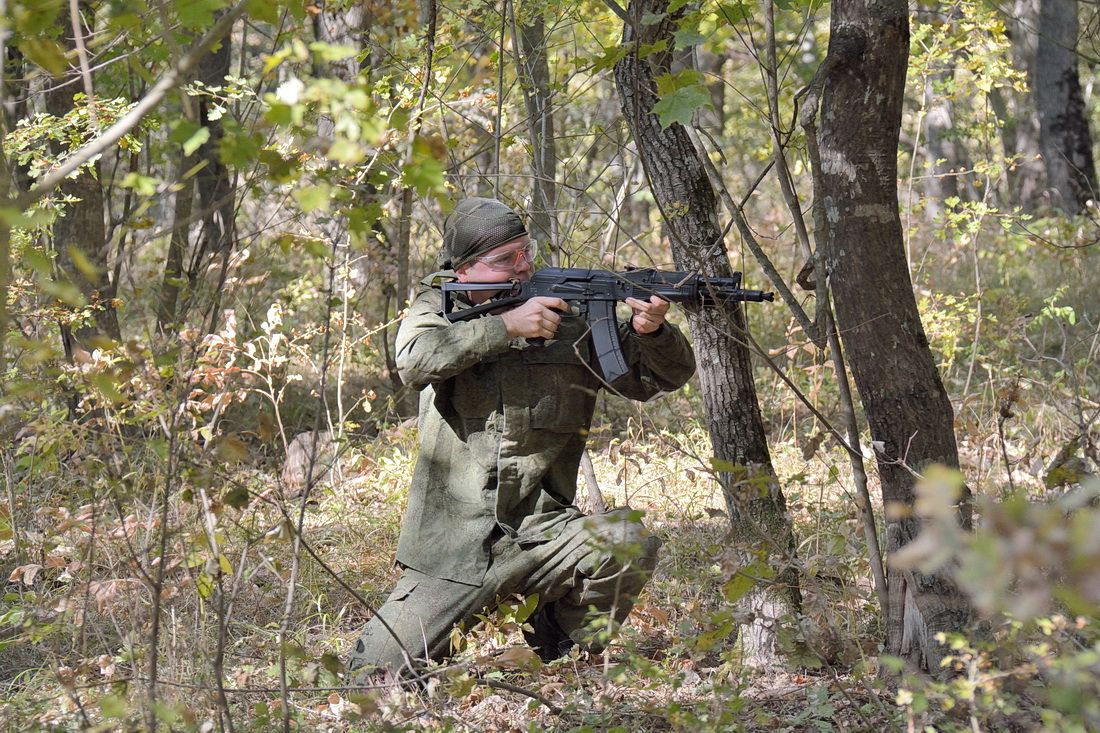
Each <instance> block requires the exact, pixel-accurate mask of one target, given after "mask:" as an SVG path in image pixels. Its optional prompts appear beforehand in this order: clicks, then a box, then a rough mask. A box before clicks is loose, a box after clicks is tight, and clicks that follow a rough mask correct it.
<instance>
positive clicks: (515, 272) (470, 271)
mask: <svg viewBox="0 0 1100 733" xmlns="http://www.w3.org/2000/svg"><path fill="white" fill-rule="evenodd" d="M534 259H535V245H534V244H533V243H532V242H531V240H530V239H528V238H527V237H526V236H523V237H517V238H516V239H513V240H512V241H511V242H505V243H504V244H502V245H500V246H499V247H496V248H494V249H491V250H489V251H488V252H486V253H485V254H483V255H479V256H478V257H475V258H474V259H472V260H470V261H469V262H464V263H463V264H461V265H459V267H458V269H456V270H455V274H456V275H458V281H459V282H464V283H504V282H508V281H510V280H519V281H520V282H527V281H528V280H530V279H531V275H532V273H534V271H535V266H534ZM494 295H496V293H495V292H493V291H486V290H481V291H477V290H474V291H471V292H470V293H469V297H470V301H471V302H472V303H474V304H475V305H476V304H479V303H484V302H485V301H486V300H488V299H489V298H491V297H492V296H494Z"/></svg>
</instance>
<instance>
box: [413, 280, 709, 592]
mask: <svg viewBox="0 0 1100 733" xmlns="http://www.w3.org/2000/svg"><path fill="white" fill-rule="evenodd" d="M425 282H428V280H425ZM620 337H621V340H622V345H623V352H624V354H625V356H626V360H627V363H628V364H629V365H630V366H631V371H630V373H629V374H627V375H625V376H623V377H621V378H620V379H618V380H616V381H615V382H614V383H613V384H612V385H611V387H612V388H613V389H614V391H615V392H617V393H619V394H621V395H623V396H625V397H630V398H632V399H636V400H648V399H650V398H651V397H654V396H655V395H657V394H659V393H661V392H663V391H670V390H674V389H678V388H679V387H681V386H683V384H684V383H685V382H687V380H688V379H689V378H690V377H691V375H692V374H693V373H694V371H695V359H694V356H693V354H692V351H691V347H690V346H689V344H688V343H687V340H686V339H685V338H684V336H683V335H682V334H681V333H680V332H679V331H678V330H677V329H676V327H675V326H673V325H672V324H670V323H665V324H664V325H663V326H662V327H661V328H660V329H659V330H658V331H657V332H656V333H654V334H648V335H640V334H636V333H634V331H633V330H632V329H631V327H630V325H629V324H621V325H620ZM397 367H398V369H399V371H400V374H401V378H402V379H403V380H404V381H405V384H407V385H409V386H411V387H413V388H415V389H418V390H421V395H420V421H419V428H420V454H419V457H418V459H417V462H416V468H415V470H414V473H413V480H412V486H411V487H410V489H409V503H408V508H407V510H406V513H405V519H404V523H403V524H402V527H401V539H400V541H399V543H398V548H397V561H398V562H399V563H400V564H401V565H403V566H406V567H411V568H414V569H416V570H419V571H420V572H423V573H426V574H428V575H431V576H433V577H438V578H446V579H449V580H454V581H457V582H460V583H466V584H470V585H480V584H481V583H482V581H483V579H484V577H485V572H486V569H487V568H488V566H489V560H490V557H489V556H490V552H489V548H490V545H491V543H492V540H493V538H494V537H495V535H494V532H504V533H508V534H510V535H512V536H513V537H515V538H516V539H517V540H518V541H519V542H520V544H521V546H522V545H524V544H528V543H530V544H538V543H540V542H543V541H546V540H548V539H552V538H554V537H556V536H557V535H558V533H559V532H560V531H561V529H562V527H563V526H564V524H565V522H566V521H568V520H569V519H571V518H573V517H575V516H577V515H578V514H579V510H577V509H576V508H575V507H572V504H573V499H574V496H575V495H576V488H577V468H578V466H579V464H580V459H581V454H582V452H583V450H584V445H585V439H586V436H587V433H588V428H589V426H590V424H591V422H592V412H593V409H594V408H595V404H596V393H597V391H598V390H599V389H600V388H601V386H604V385H603V383H602V380H601V379H600V378H599V377H598V374H599V367H598V364H597V362H596V360H595V356H594V354H593V350H592V346H591V339H590V337H589V336H588V326H587V324H586V323H585V321H584V319H583V318H581V317H579V316H576V315H566V316H564V317H563V318H562V322H561V325H560V327H559V329H558V332H557V336H556V338H555V339H553V340H550V341H547V342H546V343H545V344H544V345H535V344H527V342H526V340H525V339H522V338H517V339H512V338H509V337H508V334H507V331H506V330H505V326H504V320H503V319H502V318H501V317H500V316H492V315H490V316H484V317H481V318H475V319H472V320H470V321H466V322H461V323H455V324H451V323H449V322H448V321H447V320H446V319H445V318H444V317H443V315H442V312H441V304H440V295H439V291H438V290H435V289H432V288H428V287H425V288H423V289H422V290H421V291H420V292H419V293H418V295H417V297H416V298H415V300H414V301H413V302H412V304H411V305H410V307H409V312H408V315H407V316H406V317H405V319H404V321H403V322H402V324H401V327H400V329H399V331H398V334H397Z"/></svg>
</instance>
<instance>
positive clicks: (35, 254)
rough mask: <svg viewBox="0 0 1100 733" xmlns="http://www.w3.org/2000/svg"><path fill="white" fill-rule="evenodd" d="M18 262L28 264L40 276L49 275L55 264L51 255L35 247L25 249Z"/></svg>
mask: <svg viewBox="0 0 1100 733" xmlns="http://www.w3.org/2000/svg"><path fill="white" fill-rule="evenodd" d="M18 261H19V262H23V263H26V264H27V265H29V266H30V268H31V269H32V270H34V271H35V272H37V273H38V274H39V275H49V274H50V272H51V271H52V270H53V263H52V261H51V260H50V257H49V255H47V254H46V253H44V252H40V251H39V250H37V249H35V248H34V247H24V248H23V250H22V252H21V253H20V258H19V260H18Z"/></svg>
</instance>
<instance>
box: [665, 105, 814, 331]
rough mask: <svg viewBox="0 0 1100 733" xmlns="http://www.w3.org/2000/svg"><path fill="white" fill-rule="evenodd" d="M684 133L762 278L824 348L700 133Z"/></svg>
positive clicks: (688, 127)
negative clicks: (761, 244) (730, 190)
mask: <svg viewBox="0 0 1100 733" xmlns="http://www.w3.org/2000/svg"><path fill="white" fill-rule="evenodd" d="M684 130H685V131H686V132H687V134H688V137H689V138H690V139H691V142H692V144H693V145H694V146H695V148H696V150H698V152H699V160H700V161H702V163H703V167H704V168H706V170H707V176H708V177H709V178H710V179H711V185H712V186H714V188H715V190H716V191H717V192H718V194H719V196H721V198H722V203H724V204H725V205H726V210H727V211H728V212H729V214H730V216H731V217H732V218H733V220H734V223H736V224H737V231H738V232H740V234H741V237H742V238H743V239H744V240H745V244H747V245H748V247H749V250H750V251H751V252H752V254H753V256H754V257H755V258H756V261H757V263H759V265H760V269H762V270H763V271H764V274H765V275H767V276H768V280H770V281H771V283H772V285H773V286H774V287H775V289H776V291H778V293H779V297H781V298H782V299H783V302H784V303H786V304H787V307H788V308H790V309H791V314H792V315H794V318H795V320H796V321H798V325H799V326H800V327H801V328H802V330H803V332H805V334H806V336H807V338H809V339H810V340H811V341H813V342H814V344H815V345H816V346H817V347H818V348H823V347H824V346H825V339H824V337H823V336H822V335H821V332H820V330H819V329H818V328H817V326H816V325H815V324H813V323H811V322H810V318H809V316H807V315H806V311H804V310H803V309H802V305H801V304H800V303H799V302H798V299H797V298H796V297H795V295H794V293H792V292H791V289H790V287H788V285H787V283H786V281H784V280H783V276H782V275H780V274H779V270H777V269H776V268H775V265H774V264H772V261H771V259H770V258H769V257H768V255H767V254H766V253H765V252H764V250H763V248H761V246H760V243H759V242H757V241H756V237H755V236H754V235H753V233H752V228H751V227H749V223H748V221H747V220H746V219H745V212H744V209H742V208H741V207H740V206H738V205H737V202H735V201H734V200H733V197H732V196H731V195H730V192H729V189H727V188H726V184H725V182H724V181H723V180H722V176H721V174H720V173H719V172H718V170H717V169H716V168H715V167H714V162H713V161H712V160H711V159H710V156H709V155H708V154H707V150H706V148H705V147H704V146H703V141H702V140H700V139H699V133H698V132H697V131H696V130H695V128H694V127H693V126H691V125H684Z"/></svg>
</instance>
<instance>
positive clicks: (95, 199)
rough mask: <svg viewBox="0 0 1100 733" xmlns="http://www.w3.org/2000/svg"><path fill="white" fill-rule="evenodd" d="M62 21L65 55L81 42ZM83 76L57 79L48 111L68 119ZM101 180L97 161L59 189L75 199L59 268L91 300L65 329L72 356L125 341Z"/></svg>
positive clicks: (59, 228) (84, 9) (64, 18)
mask: <svg viewBox="0 0 1100 733" xmlns="http://www.w3.org/2000/svg"><path fill="white" fill-rule="evenodd" d="M80 9H81V15H84V14H85V13H87V14H92V13H93V12H94V11H92V10H91V9H90V8H89V7H88V6H87V5H86V4H83V3H82V4H81V6H80ZM59 23H60V26H61V28H62V31H61V39H60V40H61V44H62V46H63V47H64V48H65V49H66V51H71V50H74V49H75V48H76V41H75V39H74V38H73V30H72V22H71V19H70V17H69V15H68V13H62V14H61V18H60V20H59ZM86 25H94V23H93V24H86ZM79 76H80V71H79V70H78V69H71V70H70V71H69V73H68V74H66V76H65V78H64V79H59V80H55V82H54V83H53V84H52V85H51V89H50V90H49V91H48V92H47V93H46V111H47V112H49V113H50V114H51V115H53V116H54V117H64V116H65V115H67V114H68V113H69V112H71V111H73V110H74V109H75V108H76V100H75V99H74V95H76V94H78V93H83V86H81V84H80V83H78V82H77V81H76V79H77V78H78V77H79ZM86 103H87V104H94V103H95V100H93V99H88V100H86ZM57 152H61V151H60V150H58V151H57ZM101 180H102V178H101V175H100V164H99V161H96V162H95V163H92V164H90V165H89V166H87V167H85V168H84V169H83V170H81V172H80V173H77V174H76V175H74V176H70V177H68V178H66V179H64V180H63V181H62V182H61V184H60V186H59V187H58V188H59V192H60V194H61V195H62V196H65V197H69V196H71V197H72V198H73V201H72V203H69V204H66V205H65V208H64V211H63V213H62V215H61V216H59V217H58V218H57V220H56V221H55V222H54V225H53V232H52V234H53V245H54V250H55V251H56V253H57V264H58V267H59V269H60V270H61V273H62V275H63V277H65V278H66V279H68V280H69V281H70V282H72V283H73V284H74V285H75V286H76V287H77V288H78V289H79V290H80V292H81V294H82V295H83V296H84V297H85V298H86V299H87V301H88V304H89V307H90V315H91V317H90V318H89V319H88V320H81V321H78V322H77V324H76V326H75V327H72V328H71V327H70V326H69V325H68V324H63V325H62V327H61V338H62V341H63V343H64V346H65V351H66V353H67V354H71V352H72V349H73V347H74V346H75V345H79V346H80V347H81V348H84V349H86V350H89V351H90V350H91V349H92V348H94V346H93V345H92V344H91V343H90V341H91V340H92V339H94V338H95V337H96V336H109V337H110V338H113V339H115V340H119V339H120V331H119V323H118V313H117V312H116V310H115V307H114V304H113V299H114V296H115V288H114V284H113V283H112V282H111V280H110V276H109V273H110V268H109V267H108V252H107V250H108V242H107V225H106V220H105V218H104V208H103V207H104V202H103V184H102V183H100V181H101ZM74 250H76V251H79V252H81V253H83V255H84V256H85V257H86V258H87V260H88V261H89V262H90V263H91V264H92V266H93V267H94V268H95V270H96V272H95V274H94V275H92V274H91V273H87V274H86V273H85V272H82V271H81V269H80V268H78V267H77V266H76V265H75V263H74V261H73V257H72V255H71V253H72V252H73V251H74Z"/></svg>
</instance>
